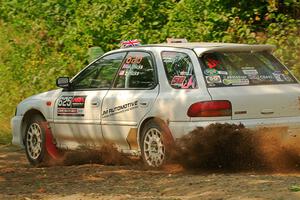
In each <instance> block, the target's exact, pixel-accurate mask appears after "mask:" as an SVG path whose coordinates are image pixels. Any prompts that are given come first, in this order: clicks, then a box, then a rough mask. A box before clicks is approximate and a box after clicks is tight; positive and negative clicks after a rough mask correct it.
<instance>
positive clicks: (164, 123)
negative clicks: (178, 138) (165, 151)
mask: <svg viewBox="0 0 300 200" xmlns="http://www.w3.org/2000/svg"><path fill="white" fill-rule="evenodd" d="M149 121H155V122H157V123H158V124H160V125H161V127H162V128H163V130H164V134H165V136H166V137H165V138H166V139H167V140H169V141H168V143H169V142H174V138H173V135H172V133H171V131H170V129H169V122H168V120H166V121H165V120H163V119H161V118H159V117H154V116H152V117H147V118H145V119H144V120H143V121H142V123H141V124H140V126H139V129H138V135H137V136H138V138H137V141H138V142H139V147H140V148H141V142H142V141H141V140H142V132H143V128H144V127H145V125H146V124H147V123H148V122H149Z"/></svg>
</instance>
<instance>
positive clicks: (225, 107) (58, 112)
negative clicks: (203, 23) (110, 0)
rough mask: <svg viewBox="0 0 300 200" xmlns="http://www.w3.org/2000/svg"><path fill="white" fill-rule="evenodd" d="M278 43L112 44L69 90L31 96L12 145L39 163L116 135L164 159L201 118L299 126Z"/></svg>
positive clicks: (121, 142)
mask: <svg viewBox="0 0 300 200" xmlns="http://www.w3.org/2000/svg"><path fill="white" fill-rule="evenodd" d="M273 50H274V46H271V45H247V44H230V43H172V44H155V45H143V46H135V47H130V48H123V49H118V50H113V51H110V52H108V53H106V54H104V55H103V56H102V57H100V58H99V59H96V60H95V61H93V62H92V63H90V64H89V65H88V66H87V67H85V68H84V69H83V70H82V71H80V72H79V73H78V74H77V75H76V76H74V77H73V78H71V79H69V78H68V77H60V78H58V79H57V82H56V84H57V86H58V87H60V89H57V90H53V91H48V92H45V93H41V94H38V95H35V96H32V97H29V98H27V99H25V100H23V101H22V102H21V103H20V104H19V105H18V106H17V110H16V115H15V116H14V117H13V119H12V121H11V123H12V130H13V144H17V145H20V146H22V147H24V148H25V152H26V155H27V158H28V160H29V162H30V163H31V164H33V165H40V164H42V163H44V162H45V161H46V160H47V159H49V158H50V159H54V158H55V156H56V154H57V152H58V151H59V150H60V149H62V150H63V149H79V148H82V147H88V148H97V147H101V146H102V145H103V144H107V143H113V144H115V146H116V147H117V148H118V150H119V151H120V152H122V153H125V154H131V155H137V156H141V157H142V158H143V160H144V161H145V163H146V164H147V165H149V166H153V167H157V166H160V165H162V164H163V162H164V161H165V159H166V147H167V146H168V145H172V141H174V140H175V139H177V138H180V137H182V136H184V135H186V134H188V133H189V132H190V131H192V130H193V129H195V128H196V127H205V126H207V125H209V124H212V123H232V124H240V123H242V124H243V125H245V126H246V127H248V128H252V129H255V128H259V127H270V128H272V127H286V129H287V134H291V133H297V131H299V128H300V86H299V84H298V82H297V80H296V78H295V77H294V76H293V75H292V74H291V73H290V71H289V70H288V68H286V67H285V66H284V65H283V64H281V63H280V62H279V61H278V60H277V59H276V58H275V57H274V56H273V55H272V51H273Z"/></svg>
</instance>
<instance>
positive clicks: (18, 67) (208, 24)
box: [0, 0, 300, 144]
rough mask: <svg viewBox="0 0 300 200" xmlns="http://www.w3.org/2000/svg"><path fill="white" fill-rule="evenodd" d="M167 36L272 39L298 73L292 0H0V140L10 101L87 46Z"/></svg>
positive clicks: (74, 61) (299, 18)
mask: <svg viewBox="0 0 300 200" xmlns="http://www.w3.org/2000/svg"><path fill="white" fill-rule="evenodd" d="M170 37H174V38H186V39H187V40H188V41H191V42H194V41H197V42H234V43H248V44H273V45H276V47H277V50H276V51H275V55H276V56H277V57H278V58H279V59H280V60H281V61H282V62H283V63H284V64H285V65H287V66H288V67H289V69H290V70H292V72H293V73H294V74H295V75H296V77H297V78H300V1H299V0H181V1H179V0H97V1H91V0H0V86H1V87H0V94H1V95H0V102H1V103H0V127H1V128H0V144H8V143H10V140H11V133H10V132H11V128H10V119H11V117H12V116H13V115H14V112H15V108H16V106H17V104H18V103H19V102H20V101H21V100H23V99H24V98H26V97H28V96H30V95H33V94H36V93H39V92H42V91H47V90H50V89H54V88H56V86H55V80H56V78H57V77H59V76H73V75H75V74H76V73H77V72H78V71H79V70H80V69H82V68H83V67H84V66H85V65H86V64H88V58H89V53H88V52H89V51H88V50H89V48H90V47H95V46H97V47H101V48H102V49H103V51H109V50H112V49H116V48H119V43H120V41H122V40H128V39H139V40H140V41H141V42H142V43H143V44H149V43H161V42H165V41H166V38H170Z"/></svg>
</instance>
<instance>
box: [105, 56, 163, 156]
mask: <svg viewBox="0 0 300 200" xmlns="http://www.w3.org/2000/svg"><path fill="white" fill-rule="evenodd" d="M158 92H159V87H158V84H157V79H156V70H155V63H154V59H153V57H152V54H151V53H150V52H145V51H131V52H129V53H128V54H127V55H126V58H125V59H124V62H123V63H122V65H121V67H120V70H119V71H118V74H117V77H116V80H115V83H114V86H113V88H112V89H110V90H109V91H108V93H107V95H106V96H105V98H104V101H103V104H102V117H101V122H102V132H103V136H104V139H105V140H106V141H109V142H112V143H114V144H116V145H117V146H118V147H119V148H121V149H123V150H126V149H137V147H138V146H137V141H136V138H137V127H138V124H139V123H140V122H141V120H142V119H143V118H144V116H145V115H146V114H147V113H148V112H149V111H150V109H151V108H152V106H153V104H154V101H155V99H156V97H157V95H158Z"/></svg>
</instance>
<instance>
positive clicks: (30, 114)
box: [21, 109, 46, 145]
mask: <svg viewBox="0 0 300 200" xmlns="http://www.w3.org/2000/svg"><path fill="white" fill-rule="evenodd" d="M36 115H40V116H41V117H43V118H44V119H45V120H46V118H45V116H44V115H43V113H42V112H41V111H39V110H37V109H30V110H28V111H26V112H25V113H24V116H23V120H22V124H21V136H22V142H23V145H25V144H24V137H25V131H26V128H27V125H28V123H29V122H30V119H31V118H32V117H33V116H36Z"/></svg>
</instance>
